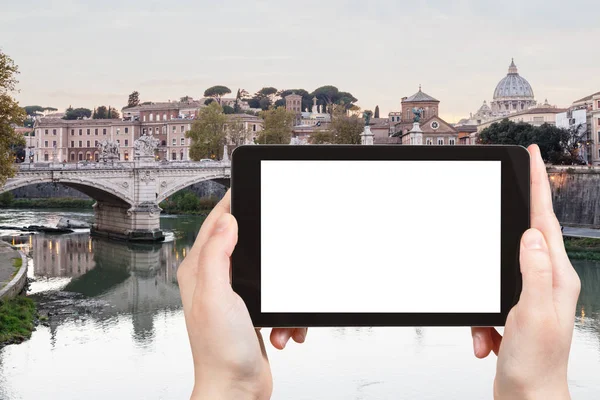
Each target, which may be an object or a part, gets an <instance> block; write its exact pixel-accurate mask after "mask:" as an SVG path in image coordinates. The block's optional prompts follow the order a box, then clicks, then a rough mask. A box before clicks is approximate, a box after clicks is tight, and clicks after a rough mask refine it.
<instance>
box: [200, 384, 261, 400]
mask: <svg viewBox="0 0 600 400" xmlns="http://www.w3.org/2000/svg"><path fill="white" fill-rule="evenodd" d="M268 398H269V397H262V396H260V395H258V394H257V393H255V392H253V391H251V390H248V389H246V388H243V387H240V386H239V385H238V384H236V383H235V382H228V383H225V382H219V383H215V382H211V383H196V384H195V385H194V390H193V392H192V395H191V397H190V400H205V399H219V400H266V399H268Z"/></svg>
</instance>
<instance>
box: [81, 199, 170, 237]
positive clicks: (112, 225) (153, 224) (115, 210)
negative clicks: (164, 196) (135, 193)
mask: <svg viewBox="0 0 600 400" xmlns="http://www.w3.org/2000/svg"><path fill="white" fill-rule="evenodd" d="M160 211H161V209H160V207H158V205H157V204H156V203H153V202H144V203H140V204H137V205H135V206H133V207H130V206H129V205H127V206H124V205H121V204H111V203H104V202H97V203H96V204H94V215H95V219H94V224H93V225H92V228H91V233H92V234H93V235H96V236H102V237H107V238H110V239H119V240H128V241H136V242H158V241H161V240H164V238H165V235H164V234H163V232H162V231H161V230H160Z"/></svg>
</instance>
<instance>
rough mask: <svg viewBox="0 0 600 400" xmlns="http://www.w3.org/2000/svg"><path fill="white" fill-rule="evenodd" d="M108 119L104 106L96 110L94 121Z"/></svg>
mask: <svg viewBox="0 0 600 400" xmlns="http://www.w3.org/2000/svg"><path fill="white" fill-rule="evenodd" d="M107 117H108V109H107V108H106V107H105V106H100V107H98V108H96V116H95V117H94V119H106V118H107Z"/></svg>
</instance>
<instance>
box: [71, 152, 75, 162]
mask: <svg viewBox="0 0 600 400" xmlns="http://www.w3.org/2000/svg"><path fill="white" fill-rule="evenodd" d="M71 161H75V153H71Z"/></svg>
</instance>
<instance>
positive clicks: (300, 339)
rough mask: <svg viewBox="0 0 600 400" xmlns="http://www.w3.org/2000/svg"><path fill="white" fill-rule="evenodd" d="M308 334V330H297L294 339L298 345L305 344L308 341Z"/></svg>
mask: <svg viewBox="0 0 600 400" xmlns="http://www.w3.org/2000/svg"><path fill="white" fill-rule="evenodd" d="M307 333H308V328H296V329H294V334H293V336H292V338H293V339H294V342H296V343H304V341H305V340H306V334H307Z"/></svg>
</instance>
